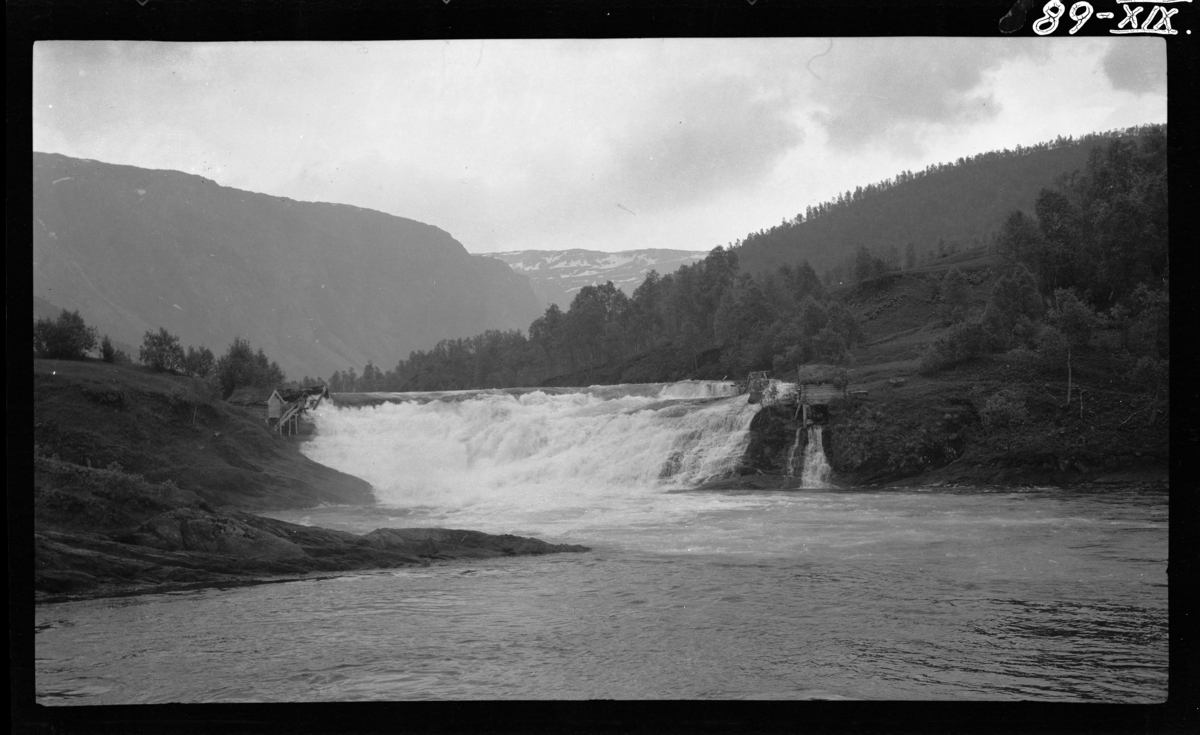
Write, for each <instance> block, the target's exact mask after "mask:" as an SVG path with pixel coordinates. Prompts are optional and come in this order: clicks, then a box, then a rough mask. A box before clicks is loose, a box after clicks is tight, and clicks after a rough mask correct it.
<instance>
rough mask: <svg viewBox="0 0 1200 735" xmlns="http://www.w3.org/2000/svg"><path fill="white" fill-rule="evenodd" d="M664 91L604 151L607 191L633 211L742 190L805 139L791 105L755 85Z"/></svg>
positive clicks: (718, 82) (718, 83)
mask: <svg viewBox="0 0 1200 735" xmlns="http://www.w3.org/2000/svg"><path fill="white" fill-rule="evenodd" d="M666 92H667V93H666V94H665V95H664V96H663V97H662V98H660V100H659V101H658V103H657V104H655V105H653V106H652V107H650V108H649V109H646V110H643V111H639V113H638V114H637V124H636V126H634V127H632V128H627V129H626V130H627V131H628V132H627V133H626V134H625V135H623V136H620V137H617V138H615V139H613V140H611V141H610V144H609V145H610V149H611V151H612V155H613V158H612V163H611V166H612V168H611V172H610V174H609V177H608V180H607V181H606V182H605V183H604V187H605V188H608V189H609V190H610V191H611V193H612V196H614V197H620V198H623V199H624V200H625V201H626V202H629V203H636V206H634V209H637V207H638V206H641V207H643V208H644V209H647V210H649V209H655V208H658V207H662V206H668V205H671V204H674V203H678V202H681V201H693V200H695V199H697V198H705V197H708V196H711V195H712V194H715V193H718V192H721V191H723V190H726V189H730V188H736V187H740V186H744V185H745V184H746V183H748V182H752V181H755V180H757V179H759V178H760V177H762V176H763V175H764V174H766V173H768V172H769V171H770V170H771V168H772V167H773V166H774V165H775V164H776V163H777V162H778V161H779V159H780V158H781V157H782V156H783V155H784V154H785V153H786V152H787V151H788V150H790V149H792V148H794V147H796V146H798V145H800V143H801V142H802V140H803V135H802V131H801V129H800V127H799V126H798V125H797V121H796V118H797V116H796V115H795V114H794V112H793V100H791V99H789V98H788V97H786V96H785V95H783V94H780V93H779V92H778V91H772V90H769V89H766V88H764V86H763V84H762V83H761V82H760V81H759V80H757V79H755V78H752V77H738V76H726V77H721V78H717V79H709V80H702V81H697V82H695V83H692V84H689V85H687V86H683V87H675V88H673V89H670V90H667V91H666ZM639 211H640V210H639Z"/></svg>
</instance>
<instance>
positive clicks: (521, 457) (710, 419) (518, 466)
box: [303, 381, 758, 527]
mask: <svg viewBox="0 0 1200 735" xmlns="http://www.w3.org/2000/svg"><path fill="white" fill-rule="evenodd" d="M377 395H380V396H382V397H386V398H388V400H390V401H396V402H388V403H383V404H381V405H377V406H373V407H363V408H341V407H336V406H331V405H326V406H323V407H322V408H321V409H319V410H318V411H316V412H315V414H314V418H315V422H316V435H315V437H314V438H313V439H312V440H310V441H309V442H307V443H306V444H305V445H304V449H303V451H304V453H305V454H306V455H308V456H309V457H310V458H311V459H313V460H315V461H317V462H320V463H322V464H325V465H327V466H330V467H333V468H335V469H338V470H341V471H343V472H347V473H349V474H353V475H356V476H358V477H361V478H363V479H365V480H367V481H368V482H370V483H371V485H372V487H373V489H374V492H375V495H376V499H377V501H378V502H379V504H380V505H382V506H386V507H392V508H422V509H425V510H426V511H429V510H433V509H436V510H438V511H441V512H443V513H446V514H452V516H453V518H455V519H456V520H457V521H459V522H470V521H475V522H482V521H486V520H488V519H491V520H497V519H498V517H507V518H508V519H510V520H512V521H516V520H518V519H523V520H525V521H528V520H530V519H532V518H533V517H541V518H543V519H546V518H548V517H551V516H552V517H555V518H561V517H563V516H564V515H566V516H571V515H583V514H587V513H592V514H595V513H597V512H603V511H604V510H605V509H607V510H609V511H613V512H617V513H620V512H621V509H624V510H625V512H629V513H634V512H638V511H639V509H640V510H641V511H645V510H648V509H647V508H646V507H645V503H646V501H647V499H651V498H654V497H658V496H663V495H664V494H665V493H666V492H668V491H670V490H678V489H684V488H690V487H695V486H697V485H700V484H702V483H703V482H705V481H706V480H711V479H716V478H721V477H727V476H729V475H730V473H732V471H733V470H734V469H735V468H736V466H737V464H738V461H739V460H740V458H741V456H742V454H743V453H744V451H745V448H746V444H747V442H748V439H749V426H750V421H751V419H752V418H753V417H754V414H755V412H756V411H757V410H758V406H756V405H752V404H749V403H748V402H747V400H746V397H745V396H739V395H737V389H736V386H735V385H734V384H733V383H730V382H724V381H688V382H683V383H671V384H665V385H664V384H638V385H624V386H597V387H593V388H581V389H570V390H564V389H551V390H547V391H542V390H535V391H531V392H530V391H517V390H514V391H497V390H492V391H456V392H453V393H438V394H419V393H411V394H387V395H386V396H383V394H377ZM468 511H469V512H468ZM464 514H465V515H464ZM610 520H613V521H616V520H617V519H616V518H612V519H610ZM485 525H486V524H485ZM519 525H520V526H522V527H527V526H528V524H527V523H520V524H519Z"/></svg>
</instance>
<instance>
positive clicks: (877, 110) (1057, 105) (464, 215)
mask: <svg viewBox="0 0 1200 735" xmlns="http://www.w3.org/2000/svg"><path fill="white" fill-rule="evenodd" d="M33 58H34V78H33V148H34V150H36V151H44V152H52V153H62V154H65V155H68V156H74V157H78V158H91V159H96V160H99V161H105V162H109V163H120V164H128V165H133V166H141V167H144V168H155V169H175V170H179V171H186V172H189V173H194V174H198V175H200V176H204V177H206V178H209V179H212V180H214V181H216V182H217V183H219V184H222V185H224V186H231V187H236V188H240V189H248V190H251V191H256V192H262V193H266V194H273V195H277V196H285V197H290V198H293V199H298V200H305V201H327V202H339V203H344V204H352V205H355V206H360V207H366V208H370V209H377V210H380V211H383V212H387V213H390V214H394V215H398V216H401V217H408V218H411V219H415V220H419V221H421V222H426V223H429V224H432V225H435V226H437V227H440V228H442V229H443V230H446V231H447V232H449V233H450V234H451V235H453V236H454V237H455V238H456V239H457V240H458V241H459V242H461V243H462V244H463V245H464V246H465V247H466V249H467V250H468V251H470V252H473V253H486V252H501V251H512V250H526V249H537V250H565V249H568V248H585V249H590V250H603V251H618V250H629V249H635V248H651V247H655V248H676V249H681V250H693V251H707V250H710V249H712V248H713V247H715V246H717V245H723V244H728V243H730V242H733V241H735V240H736V239H738V238H741V237H744V236H745V235H746V234H747V233H748V232H751V231H756V230H759V229H762V228H767V227H771V226H772V225H776V224H778V223H779V222H780V221H781V220H783V219H784V218H789V219H790V218H791V217H793V216H795V215H796V214H797V213H799V212H803V211H804V209H805V207H807V206H809V205H815V204H817V203H819V202H822V201H826V200H828V199H830V198H835V197H836V196H837V194H838V192H841V191H846V190H849V189H853V188H854V187H855V186H860V185H863V186H865V185H866V184H869V183H872V182H876V181H880V180H883V179H886V178H889V177H892V176H894V175H895V174H896V173H898V172H900V171H903V170H906V169H910V170H919V169H922V168H924V167H925V166H926V165H928V164H931V163H938V162H949V161H953V160H955V159H956V158H958V157H960V156H968V155H973V154H976V153H981V152H984V151H988V150H995V149H1000V148H1013V147H1015V146H1016V145H1031V144H1034V143H1037V142H1041V141H1046V140H1052V139H1054V138H1055V137H1057V136H1059V135H1064V136H1065V135H1076V136H1078V135H1081V134H1084V133H1088V132H1095V131H1102V130H1111V129H1113V128H1122V127H1127V126H1131V125H1141V124H1146V123H1163V122H1166V114H1167V112H1166V110H1167V91H1166V45H1165V43H1164V41H1163V40H1162V39H1160V38H1147V37H1130V36H1126V37H1110V38H1103V37H1088V38H1076V37H1058V38H996V39H983V38H965V39H962V38H913V37H908V38H832V39H830V38H779V39H769V38H755V39H630V40H622V39H615V40H605V39H598V40H502V41H479V40H461V41H398V42H366V43H359V42H307V43H306V42H300V43H273V42H272V43H253V42H249V43H247V42H239V43H194V44H193V43H157V42H111V41H104V42H91V41H86V42H70V41H52V42H39V43H37V44H36V45H35V47H34V55H33Z"/></svg>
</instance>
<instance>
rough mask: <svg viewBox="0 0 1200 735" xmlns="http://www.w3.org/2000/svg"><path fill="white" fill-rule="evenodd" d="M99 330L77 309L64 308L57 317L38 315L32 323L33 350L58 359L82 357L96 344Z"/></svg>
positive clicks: (35, 354)
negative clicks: (89, 324)
mask: <svg viewBox="0 0 1200 735" xmlns="http://www.w3.org/2000/svg"><path fill="white" fill-rule="evenodd" d="M97 341H98V333H97V331H96V328H95V327H89V326H88V325H87V324H86V323H85V322H84V321H83V317H82V316H80V315H79V311H78V310H76V311H67V310H66V309H63V311H62V313H61V314H59V315H58V319H57V320H51V319H38V320H37V321H36V322H34V324H33V354H34V356H35V357H44V358H51V359H58V360H82V359H83V358H84V357H86V356H87V353H88V352H89V351H91V350H93V349H95V348H96V342H97Z"/></svg>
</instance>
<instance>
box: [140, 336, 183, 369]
mask: <svg viewBox="0 0 1200 735" xmlns="http://www.w3.org/2000/svg"><path fill="white" fill-rule="evenodd" d="M184 358H185V355H184V352H183V348H182V347H180V346H179V338H178V337H176V336H175V335H173V334H171V333H170V332H168V331H167V330H166V329H165V328H163V327H159V329H158V333H157V334H155V333H154V332H146V335H145V337H143V338H142V346H141V348H140V349H139V350H138V360H139V361H141V363H142V364H143V365H149V366H150V367H151V368H153V369H154V371H155V372H160V373H161V372H167V371H170V372H175V371H177V370H182V369H183V362H184Z"/></svg>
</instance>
